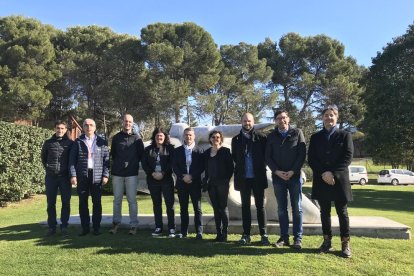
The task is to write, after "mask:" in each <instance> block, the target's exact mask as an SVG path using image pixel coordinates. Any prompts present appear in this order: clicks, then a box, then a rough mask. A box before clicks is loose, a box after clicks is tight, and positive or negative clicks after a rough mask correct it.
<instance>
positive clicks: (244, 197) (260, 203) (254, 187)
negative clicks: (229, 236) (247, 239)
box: [240, 179, 267, 235]
mask: <svg viewBox="0 0 414 276" xmlns="http://www.w3.org/2000/svg"><path fill="white" fill-rule="evenodd" d="M258 184H259V183H256V181H255V179H245V182H244V187H243V188H242V189H241V190H240V196H241V202H242V221H243V234H245V235H250V230H251V227H252V214H251V211H250V206H251V194H252V191H253V197H254V202H255V205H256V212H257V223H258V224H259V231H260V235H265V234H266V221H267V219H266V210H265V208H264V189H263V188H261V187H260V186H259V185H258Z"/></svg>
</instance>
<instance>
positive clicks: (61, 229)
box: [60, 227, 69, 238]
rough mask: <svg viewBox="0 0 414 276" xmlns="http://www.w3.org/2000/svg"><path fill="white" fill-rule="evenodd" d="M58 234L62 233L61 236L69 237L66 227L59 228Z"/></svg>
mask: <svg viewBox="0 0 414 276" xmlns="http://www.w3.org/2000/svg"><path fill="white" fill-rule="evenodd" d="M60 234H61V235H62V237H64V238H68V237H69V231H68V228H66V227H62V228H60Z"/></svg>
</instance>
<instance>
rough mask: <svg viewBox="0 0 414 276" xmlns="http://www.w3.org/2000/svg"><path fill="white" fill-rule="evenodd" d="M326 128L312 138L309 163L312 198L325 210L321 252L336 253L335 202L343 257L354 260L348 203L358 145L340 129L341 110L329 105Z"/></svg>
mask: <svg viewBox="0 0 414 276" xmlns="http://www.w3.org/2000/svg"><path fill="white" fill-rule="evenodd" d="M322 120H323V126H324V128H323V129H322V130H321V131H319V132H317V133H315V134H313V135H312V137H311V139H310V144H309V152H308V162H309V166H310V167H311V168H312V171H313V185H312V198H313V199H317V200H318V202H319V205H320V209H321V221H322V232H323V238H324V241H323V243H322V245H321V246H320V248H319V251H320V252H321V253H326V252H328V251H330V250H332V243H331V240H332V229H331V202H332V201H333V202H334V203H335V209H336V213H337V214H338V218H339V227H340V233H341V241H342V255H343V256H344V257H346V258H349V257H351V249H350V247H349V217H348V206H347V204H348V202H349V201H351V200H352V191H351V184H350V182H349V172H348V166H349V165H350V164H351V161H352V155H353V150H354V146H353V143H352V137H351V133H349V132H347V131H345V130H341V129H338V128H337V127H336V122H337V120H338V108H337V107H336V106H335V105H332V106H328V107H327V108H325V109H324V110H323V111H322Z"/></svg>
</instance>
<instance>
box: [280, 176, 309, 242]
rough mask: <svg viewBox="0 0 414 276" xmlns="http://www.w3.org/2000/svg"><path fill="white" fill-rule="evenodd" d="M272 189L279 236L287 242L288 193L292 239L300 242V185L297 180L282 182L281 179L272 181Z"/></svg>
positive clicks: (301, 230)
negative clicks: (275, 204) (277, 216)
mask: <svg viewBox="0 0 414 276" xmlns="http://www.w3.org/2000/svg"><path fill="white" fill-rule="evenodd" d="M273 188H274V192H275V196H276V200H277V206H278V208H277V209H278V210H277V212H278V215H279V226H280V236H281V237H282V238H283V239H284V240H287V239H289V216H288V208H287V204H288V198H287V196H288V192H289V197H290V204H291V206H292V220H293V232H292V233H293V237H294V239H295V240H299V241H300V240H302V234H303V227H302V221H303V217H302V183H301V181H300V179H299V178H294V179H292V178H291V179H289V180H288V181H284V180H282V179H276V178H274V179H273Z"/></svg>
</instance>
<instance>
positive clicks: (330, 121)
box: [322, 105, 339, 130]
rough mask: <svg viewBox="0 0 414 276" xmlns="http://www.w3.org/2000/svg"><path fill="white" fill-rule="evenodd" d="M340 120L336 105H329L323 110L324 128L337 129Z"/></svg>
mask: <svg viewBox="0 0 414 276" xmlns="http://www.w3.org/2000/svg"><path fill="white" fill-rule="evenodd" d="M338 118H339V113H338V107H337V106H336V105H328V106H327V107H325V108H324V109H323V110H322V121H323V126H324V128H326V129H328V130H329V129H331V128H333V127H335V126H336V122H337V121H338Z"/></svg>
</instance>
